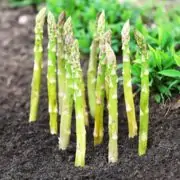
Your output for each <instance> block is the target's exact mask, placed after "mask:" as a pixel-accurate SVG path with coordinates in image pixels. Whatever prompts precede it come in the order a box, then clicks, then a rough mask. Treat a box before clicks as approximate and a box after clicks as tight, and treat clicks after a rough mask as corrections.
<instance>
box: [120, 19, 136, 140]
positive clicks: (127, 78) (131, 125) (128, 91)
mask: <svg viewBox="0 0 180 180" xmlns="http://www.w3.org/2000/svg"><path fill="white" fill-rule="evenodd" d="M129 32H130V24H129V20H128V21H127V22H126V23H125V24H124V26H123V29H122V33H121V34H122V50H123V87H124V98H125V104H126V112H127V118H128V129H129V138H133V137H134V136H136V135H137V122H136V117H135V108H134V100H133V92H132V84H131V64H130V50H129V40H130V35H129Z"/></svg>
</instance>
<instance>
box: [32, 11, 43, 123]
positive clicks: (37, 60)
mask: <svg viewBox="0 0 180 180" xmlns="http://www.w3.org/2000/svg"><path fill="white" fill-rule="evenodd" d="M45 17H46V8H43V9H41V10H40V12H39V13H38V15H37V16H36V25H35V29H34V31H35V44H34V69H33V77H32V84H31V103H30V115H29V122H34V121H36V120H37V113H38V106H39V96H40V87H41V73H42V59H43V45H42V43H43V42H42V41H43V26H44V21H45Z"/></svg>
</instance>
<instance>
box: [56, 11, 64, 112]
mask: <svg viewBox="0 0 180 180" xmlns="http://www.w3.org/2000/svg"><path fill="white" fill-rule="evenodd" d="M64 22H65V13H64V12H62V13H61V14H60V15H59V19H58V25H57V69H58V70H57V77H58V99H59V114H61V111H62V103H63V96H64V94H65V92H64V86H65V68H64V67H65V59H64V40H63V26H64Z"/></svg>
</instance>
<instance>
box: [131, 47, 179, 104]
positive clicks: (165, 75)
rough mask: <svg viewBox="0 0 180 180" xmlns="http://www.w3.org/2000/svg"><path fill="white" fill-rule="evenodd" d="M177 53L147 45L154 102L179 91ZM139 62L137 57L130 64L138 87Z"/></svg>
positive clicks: (134, 81)
mask: <svg viewBox="0 0 180 180" xmlns="http://www.w3.org/2000/svg"><path fill="white" fill-rule="evenodd" d="M179 57H180V56H179V55H178V54H177V53H175V52H174V50H170V51H169V52H164V51H161V50H159V49H158V48H156V49H154V48H152V47H151V46H150V47H149V71H150V75H149V78H150V88H151V90H152V93H153V94H154V98H155V100H156V102H158V103H160V102H161V101H164V100H165V99H166V98H168V97H171V96H172V94H173V93H177V94H178V93H179V92H180V71H179V60H178V59H179ZM140 68H141V63H140V61H139V59H138V58H137V59H136V60H135V62H134V64H133V65H132V74H133V76H134V78H133V83H134V84H135V85H137V87H138V88H139V89H140Z"/></svg>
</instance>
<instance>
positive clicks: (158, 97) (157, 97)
mask: <svg viewBox="0 0 180 180" xmlns="http://www.w3.org/2000/svg"><path fill="white" fill-rule="evenodd" d="M154 99H155V101H156V102H157V103H160V102H161V96H160V95H159V94H156V95H155V96H154Z"/></svg>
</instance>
